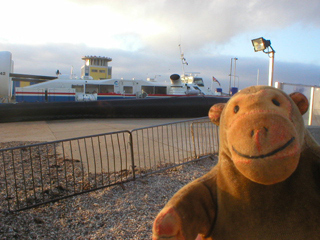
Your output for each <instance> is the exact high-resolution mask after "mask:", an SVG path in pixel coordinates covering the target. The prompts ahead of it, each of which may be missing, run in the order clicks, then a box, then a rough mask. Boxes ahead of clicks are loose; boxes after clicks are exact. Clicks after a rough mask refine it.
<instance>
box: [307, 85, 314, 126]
mask: <svg viewBox="0 0 320 240" xmlns="http://www.w3.org/2000/svg"><path fill="white" fill-rule="evenodd" d="M313 102H314V87H311V92H310V106H309V119H308V125H309V126H311V125H312V116H313Z"/></svg>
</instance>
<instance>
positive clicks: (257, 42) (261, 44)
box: [251, 37, 271, 52]
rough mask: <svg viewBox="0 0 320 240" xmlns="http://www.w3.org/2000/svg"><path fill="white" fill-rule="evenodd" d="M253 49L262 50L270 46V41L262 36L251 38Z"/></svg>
mask: <svg viewBox="0 0 320 240" xmlns="http://www.w3.org/2000/svg"><path fill="white" fill-rule="evenodd" d="M251 42H252V45H253V48H254V51H255V52H258V51H263V50H265V49H266V48H267V47H270V46H271V41H270V40H266V39H264V38H262V37H261V38H256V39H252V40H251Z"/></svg>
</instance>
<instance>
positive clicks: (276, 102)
mask: <svg viewBox="0 0 320 240" xmlns="http://www.w3.org/2000/svg"><path fill="white" fill-rule="evenodd" d="M272 102H273V104H274V105H276V106H278V107H279V106H280V103H279V101H278V100H277V99H272Z"/></svg>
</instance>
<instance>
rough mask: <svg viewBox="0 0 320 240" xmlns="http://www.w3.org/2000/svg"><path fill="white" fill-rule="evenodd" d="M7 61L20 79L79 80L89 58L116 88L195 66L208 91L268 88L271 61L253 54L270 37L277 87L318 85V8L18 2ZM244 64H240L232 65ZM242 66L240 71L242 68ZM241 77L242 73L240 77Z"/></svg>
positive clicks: (266, 1) (10, 8)
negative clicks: (105, 69)
mask: <svg viewBox="0 0 320 240" xmlns="http://www.w3.org/2000/svg"><path fill="white" fill-rule="evenodd" d="M1 5H2V9H3V11H2V13H1V15H0V21H1V34H0V51H10V52H11V53H12V58H13V60H14V72H15V73H24V74H36V75H49V76H54V75H55V72H56V70H57V69H59V71H60V72H61V73H63V74H70V71H71V68H72V67H73V69H74V73H75V74H76V75H78V76H80V68H81V66H82V65H83V63H84V62H83V60H81V57H83V56H86V55H96V56H106V57H111V58H112V62H110V63H109V65H110V66H112V71H113V77H114V78H129V79H131V78H135V79H146V78H156V80H157V81H167V80H169V76H170V75H171V74H173V73H178V74H182V73H183V69H182V64H181V60H180V48H179V45H181V51H182V52H183V53H184V57H185V58H186V60H187V62H188V65H183V66H184V71H185V72H198V73H200V74H199V75H200V76H202V77H203V78H204V79H205V81H206V83H207V84H208V85H212V84H213V85H214V87H218V85H217V84H215V83H212V76H214V77H215V78H216V79H218V81H219V82H220V83H221V85H222V88H223V89H224V91H226V90H227V89H228V88H229V86H230V76H229V75H230V68H231V63H232V64H233V65H232V73H231V74H232V75H235V76H236V77H232V78H231V86H236V87H239V88H240V89H241V88H244V87H247V86H250V85H256V84H260V85H267V83H268V69H269V58H268V55H267V54H264V53H263V52H254V50H253V46H252V43H251V40H252V39H255V38H259V37H264V38H265V39H267V40H270V41H271V45H272V47H273V49H274V50H275V57H274V81H279V82H285V83H295V84H306V85H319V83H320V58H319V54H320V48H319V47H317V44H318V42H319V40H320V14H319V12H320V1H319V0H306V1H301V0H152V1H150V0H90V1H87V0H55V1H48V0H28V1H25V0H10V1H4V2H3V3H2V4H1ZM234 58H237V59H238V60H236V61H235V60H234ZM235 64H236V69H234V66H235ZM234 70H235V71H234Z"/></svg>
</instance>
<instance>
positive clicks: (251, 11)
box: [74, 0, 320, 53]
mask: <svg viewBox="0 0 320 240" xmlns="http://www.w3.org/2000/svg"><path fill="white" fill-rule="evenodd" d="M74 2H76V3H77V4H80V5H81V4H84V5H88V1H85V0H82V1H79V0H74ZM90 5H99V6H101V7H105V8H107V9H108V10H113V11H115V12H118V13H119V14H120V15H121V16H122V17H123V18H125V19H127V21H128V24H130V22H137V23H139V24H148V23H150V22H151V23H153V24H155V23H158V24H160V25H161V26H162V27H159V26H158V27H159V29H160V30H159V32H157V33H154V32H153V33H152V34H149V35H148V34H146V35H143V36H141V38H140V39H139V40H140V41H141V43H140V45H141V46H144V48H145V49H146V50H150V49H151V50H153V51H165V52H166V53H169V52H172V50H173V46H176V45H177V44H178V43H179V41H182V42H186V43H187V44H188V47H189V48H190V49H191V50H192V49H195V50H198V49H200V48H201V47H202V46H203V45H205V44H218V45H223V44H225V43H227V42H228V41H230V40H231V39H232V38H233V37H234V36H237V35H238V34H240V33H243V32H248V31H250V32H253V31H260V30H262V29H263V30H264V31H271V30H272V31H274V30H277V29H281V28H283V27H288V26H291V25H293V24H296V23H301V24H302V25H308V26H313V27H317V28H319V27H320V15H319V9H320V1H318V0H310V1H308V2H307V3H306V2H303V1H301V0H291V1H287V0H268V1H266V0H261V1H257V0H247V1H239V0H230V1H225V0H214V1H212V0H204V1H196V0H176V1H169V0H153V1H145V0H131V1H123V0H122V1H121V0H120V1H112V0H107V1H105V0H103V1H102V0H93V1H90ZM155 27H156V26H155ZM164 45H165V46H167V47H166V48H165V50H163V49H164V47H163V46H164ZM160 49H161V50H160ZM139 50H141V48H139Z"/></svg>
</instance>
